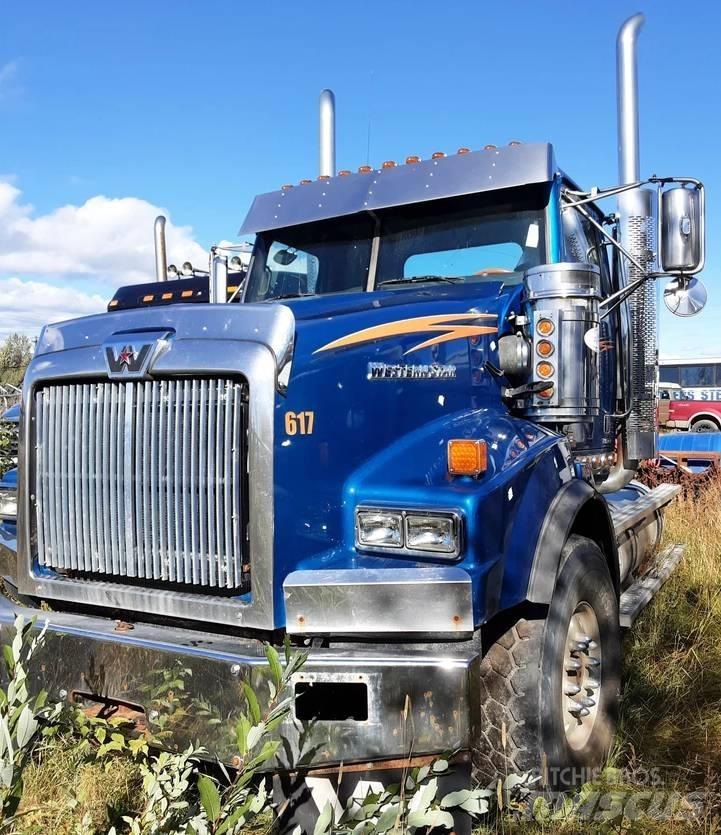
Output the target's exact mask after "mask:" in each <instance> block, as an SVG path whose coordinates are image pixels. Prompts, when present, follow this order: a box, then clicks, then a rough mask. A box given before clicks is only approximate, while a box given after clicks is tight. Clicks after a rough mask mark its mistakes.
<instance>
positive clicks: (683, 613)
mask: <svg viewBox="0 0 721 835" xmlns="http://www.w3.org/2000/svg"><path fill="white" fill-rule="evenodd" d="M664 539H665V541H666V542H683V543H685V544H686V546H687V551H686V556H685V559H684V560H683V561H682V563H681V565H680V566H679V568H678V569H677V570H676V572H675V573H674V575H673V576H672V578H671V579H670V580H669V582H668V583H667V584H666V586H664V588H663V589H662V591H661V592H660V594H659V595H658V596H657V598H656V599H655V600H654V601H653V603H652V604H651V605H650V606H649V607H648V609H647V610H646V611H645V612H644V613H643V614H642V616H641V617H640V618H639V620H638V621H637V623H636V625H635V626H634V628H633V629H632V630H631V631H630V632H629V633H628V634H627V635H626V637H625V640H624V651H625V652H624V656H625V658H624V690H623V699H622V710H621V723H620V728H619V734H618V741H617V747H616V750H615V752H614V754H613V758H612V765H613V766H615V767H616V768H617V769H620V770H621V771H619V772H617V773H616V775H615V777H616V779H614V773H613V772H610V773H609V774H608V775H607V776H606V782H607V783H610V785H606V786H603V787H602V788H603V789H604V790H608V789H613V790H616V791H619V792H621V793H623V794H624V795H625V796H628V795H629V794H632V793H637V792H639V791H642V790H647V789H648V788H649V785H648V782H649V777H650V778H651V779H652V780H653V781H655V782H656V783H659V782H660V783H662V784H663V788H664V790H666V791H673V792H678V793H679V795H682V796H687V795H689V793H691V792H695V791H701V792H703V793H704V800H703V810H702V812H701V814H700V816H697V817H694V818H693V819H692V820H681V819H674V820H658V821H653V820H650V819H648V818H646V819H642V820H637V821H635V822H634V821H624V820H623V819H620V820H619V819H615V820H610V821H604V820H596V821H593V822H588V821H587V820H583V819H581V818H579V817H578V816H569V817H567V818H566V819H565V820H555V821H548V822H546V823H545V824H543V825H541V824H537V823H530V824H529V823H523V822H519V821H518V820H514V819H511V818H510V817H507V818H501V819H499V820H497V821H495V822H494V824H493V825H492V826H491V827H490V828H489V827H486V828H482V829H481V830H480V831H481V832H503V833H509V835H510V833H517V835H535V834H536V833H556V832H557V833H562V835H571V834H572V833H599V835H600V833H610V832H615V833H629V834H634V835H635V833H651V835H654V834H655V833H658V835H686V833H688V835H697V833H706V835H717V833H718V834H719V835H721V477H718V478H716V479H715V480H712V481H711V482H710V483H709V486H708V487H707V488H705V489H704V491H703V492H702V493H701V495H700V496H698V497H697V498H693V497H691V496H688V497H685V498H681V499H679V500H677V501H676V502H675V503H674V505H673V506H672V507H671V508H670V509H669V510H668V511H667V513H666V517H665V533H664ZM108 763H109V764H107V763H98V762H94V761H92V760H88V759H87V757H85V756H83V755H82V754H80V753H79V751H78V749H77V747H76V746H73V745H72V744H69V743H68V741H67V740H59V739H54V740H51V741H49V742H48V743H47V744H46V745H45V746H44V747H43V748H42V749H41V750H40V752H39V754H38V757H37V758H36V761H35V762H34V763H33V765H32V766H31V767H30V769H29V770H28V772H27V773H26V776H25V790H24V793H23V801H22V805H21V811H22V812H24V813H25V814H24V816H23V817H22V818H21V821H22V824H21V826H20V828H18V830H17V832H18V835H30V833H33V835H35V834H36V833H45V832H47V833H58V835H65V833H68V835H71V834H72V835H75V833H78V832H82V833H93V832H98V833H100V832H103V833H104V832H107V830H108V828H109V827H110V826H111V825H113V824H116V825H117V824H118V823H119V821H120V816H121V814H132V813H133V812H134V811H135V810H136V809H137V807H138V805H139V803H140V799H139V798H140V792H139V789H140V782H141V778H140V772H139V768H138V766H137V765H136V764H135V763H133V762H132V761H131V760H130V759H125V758H121V757H118V758H114V759H111V760H109V761H108ZM656 789H658V786H656ZM596 817H597V818H598V817H599V813H598V812H597V813H596ZM83 819H84V823H83Z"/></svg>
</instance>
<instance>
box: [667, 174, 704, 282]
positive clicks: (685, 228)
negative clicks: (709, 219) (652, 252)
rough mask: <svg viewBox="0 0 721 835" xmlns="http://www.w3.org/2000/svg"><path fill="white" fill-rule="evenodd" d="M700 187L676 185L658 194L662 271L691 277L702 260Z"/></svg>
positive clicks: (701, 198)
mask: <svg viewBox="0 0 721 835" xmlns="http://www.w3.org/2000/svg"><path fill="white" fill-rule="evenodd" d="M704 213H705V207H704V192H703V186H696V185H691V186H690V187H689V186H687V185H685V184H684V185H680V186H676V187H675V188H670V189H667V190H666V191H664V192H662V193H661V240H660V244H661V246H660V249H661V268H662V270H663V271H664V272H665V273H681V274H682V275H693V274H694V273H697V272H700V271H701V269H703V265H704V260H705V240H704V238H705V218H704Z"/></svg>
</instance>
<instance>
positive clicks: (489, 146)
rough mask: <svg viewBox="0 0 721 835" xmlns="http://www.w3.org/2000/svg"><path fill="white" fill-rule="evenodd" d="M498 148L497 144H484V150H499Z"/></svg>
mask: <svg viewBox="0 0 721 835" xmlns="http://www.w3.org/2000/svg"><path fill="white" fill-rule="evenodd" d="M497 148H498V146H497V145H484V146H483V150H484V151H495V150H497Z"/></svg>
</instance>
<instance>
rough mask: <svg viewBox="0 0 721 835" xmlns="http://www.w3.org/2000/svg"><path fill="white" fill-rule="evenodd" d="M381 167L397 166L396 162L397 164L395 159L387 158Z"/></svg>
mask: <svg viewBox="0 0 721 835" xmlns="http://www.w3.org/2000/svg"><path fill="white" fill-rule="evenodd" d="M381 167H382V168H395V167H396V164H395V161H394V160H392V159H387V160H386V161H385V162H384V163H383V165H382V166H381Z"/></svg>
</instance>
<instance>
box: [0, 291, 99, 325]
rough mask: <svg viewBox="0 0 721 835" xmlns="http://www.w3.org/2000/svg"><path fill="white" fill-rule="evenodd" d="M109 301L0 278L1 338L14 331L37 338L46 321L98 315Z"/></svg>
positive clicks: (81, 293)
mask: <svg viewBox="0 0 721 835" xmlns="http://www.w3.org/2000/svg"><path fill="white" fill-rule="evenodd" d="M107 303H108V300H107V299H104V298H103V297H102V296H100V295H97V294H91V293H84V292H82V291H81V290H77V289H76V288H74V287H57V286H56V285H54V284H47V283H45V282H41V281H23V280H22V279H20V278H5V279H0V339H2V338H3V337H5V336H7V334H9V333H12V332H13V331H17V332H19V333H25V334H28V336H37V335H38V333H39V332H40V329H41V328H42V326H43V325H45V324H47V323H48V322H61V321H63V320H64V319H73V318H75V317H76V316H87V315H89V314H91V313H100V312H102V311H103V310H105V309H106V307H107Z"/></svg>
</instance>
